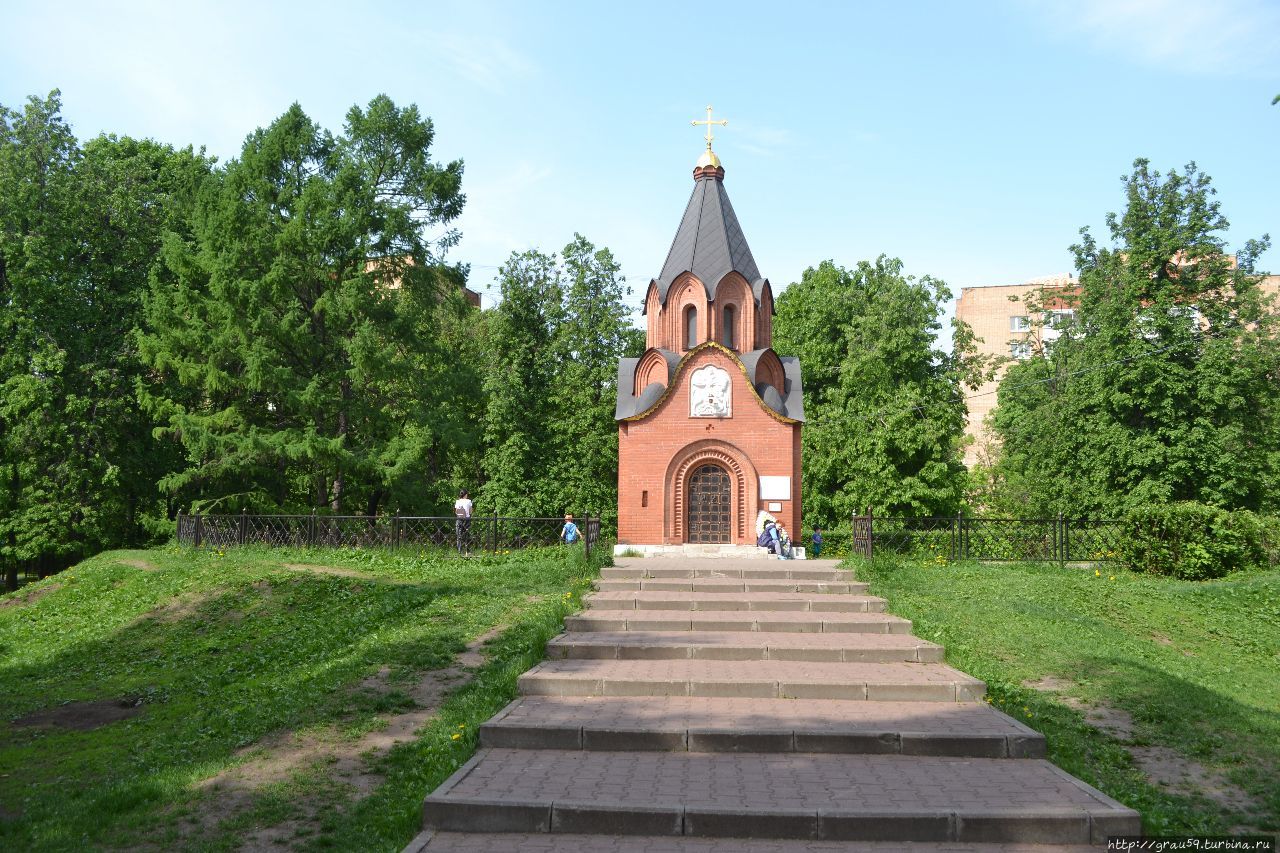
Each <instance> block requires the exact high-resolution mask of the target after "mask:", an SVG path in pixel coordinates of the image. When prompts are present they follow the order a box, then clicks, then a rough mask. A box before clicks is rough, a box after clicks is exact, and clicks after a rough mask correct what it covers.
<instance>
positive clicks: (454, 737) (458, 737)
mask: <svg viewBox="0 0 1280 853" xmlns="http://www.w3.org/2000/svg"><path fill="white" fill-rule="evenodd" d="M453 739H454V740H461V739H462V735H458V734H455V735H454V736H453Z"/></svg>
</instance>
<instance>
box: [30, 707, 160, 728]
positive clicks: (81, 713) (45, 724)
mask: <svg viewBox="0 0 1280 853" xmlns="http://www.w3.org/2000/svg"><path fill="white" fill-rule="evenodd" d="M141 713H142V705H141V703H139V702H137V701H136V700H133V699H103V700H99V701H96V702H68V703H67V704H66V705H58V706H57V707H54V708H46V709H45V710H43V711H36V712H34V713H32V714H27V715H26V716H25V717H19V718H18V719H16V720H14V721H13V724H14V725H15V726H21V727H41V728H55V729H71V730H73V731H77V732H90V731H93V730H94V729H97V728H101V727H102V726H105V725H107V724H109V723H115V722H119V721H120V720H127V719H129V718H130V717H136V716H137V715H138V714H141Z"/></svg>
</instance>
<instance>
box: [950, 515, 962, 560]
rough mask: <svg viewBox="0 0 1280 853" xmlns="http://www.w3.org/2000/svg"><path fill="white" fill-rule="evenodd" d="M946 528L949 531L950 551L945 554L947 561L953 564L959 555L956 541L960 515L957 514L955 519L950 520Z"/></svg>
mask: <svg viewBox="0 0 1280 853" xmlns="http://www.w3.org/2000/svg"><path fill="white" fill-rule="evenodd" d="M947 527H949V528H950V529H951V549H950V551H949V552H948V553H947V559H948V560H949V561H951V562H953V563H954V562H955V561H956V559H957V557H958V556H959V553H960V552H959V550H958V548H959V545H960V543H959V541H958V540H959V536H960V515H959V514H958V513H957V514H956V517H955V518H953V519H951V520H950V523H949V524H948V525H947Z"/></svg>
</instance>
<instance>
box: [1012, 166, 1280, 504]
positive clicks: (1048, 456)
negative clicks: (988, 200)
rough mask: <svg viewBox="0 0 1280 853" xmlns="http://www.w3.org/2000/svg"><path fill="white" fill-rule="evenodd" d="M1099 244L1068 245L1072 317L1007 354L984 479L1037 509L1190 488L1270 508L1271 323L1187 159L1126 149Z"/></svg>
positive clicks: (1155, 498) (1275, 458)
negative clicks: (989, 469)
mask: <svg viewBox="0 0 1280 853" xmlns="http://www.w3.org/2000/svg"><path fill="white" fill-rule="evenodd" d="M1124 189H1125V196H1126V207H1125V211H1124V213H1123V214H1122V215H1120V216H1117V215H1115V214H1110V215H1109V216H1108V217H1107V228H1108V230H1109V232H1110V237H1111V243H1112V244H1111V246H1109V247H1103V246H1100V245H1099V244H1098V242H1097V241H1096V240H1095V238H1094V237H1093V235H1092V234H1091V233H1090V232H1089V230H1088V229H1087V228H1086V229H1083V230H1082V231H1081V241H1080V242H1079V243H1078V244H1076V245H1075V246H1073V247H1072V251H1073V252H1074V254H1075V259H1076V268H1077V269H1078V270H1079V280H1080V291H1079V294H1078V296H1074V297H1073V296H1072V295H1071V294H1069V293H1064V294H1059V297H1060V298H1066V299H1070V300H1071V301H1073V302H1074V304H1075V305H1076V307H1077V313H1076V319H1075V320H1074V321H1073V322H1072V323H1071V324H1070V325H1069V326H1068V327H1067V328H1066V329H1064V330H1063V334H1062V335H1061V336H1060V337H1059V338H1058V339H1057V340H1055V341H1054V342H1053V343H1052V345H1051V346H1048V347H1046V348H1044V349H1043V350H1042V351H1041V352H1039V353H1038V355H1037V357H1036V358H1033V359H1031V360H1030V361H1028V362H1026V363H1023V364H1019V365H1016V366H1014V367H1013V368H1011V369H1010V370H1009V371H1008V373H1007V374H1006V375H1005V377H1004V379H1003V381H1002V383H1001V387H1000V397H999V405H998V407H997V409H996V411H995V413H994V425H995V428H996V431H997V433H998V434H999V436H1000V440H1001V444H1002V451H1001V455H1000V458H999V462H998V464H997V466H996V470H995V473H996V475H997V484H998V485H999V488H1000V489H1001V490H1002V491H1003V493H1004V495H1005V496H1006V498H1009V499H1012V500H1016V501H1019V502H1020V503H1022V504H1023V505H1024V506H1026V507H1027V509H1028V510H1029V511H1032V512H1036V513H1041V514H1043V513H1053V512H1063V513H1067V514H1072V515H1077V514H1078V515H1090V514H1095V515H1096V514H1104V515H1105V514H1115V513H1119V512H1123V511H1124V510H1126V509H1128V508H1132V507H1138V506H1143V505H1147V504H1162V503H1168V502H1172V501H1182V500H1191V501H1199V502H1202V503H1207V504H1211V505H1215V506H1220V507H1226V508H1246V509H1253V510H1259V509H1261V510H1274V509H1275V508H1276V507H1277V506H1278V505H1280V503H1278V501H1277V498H1276V495H1277V486H1280V407H1278V406H1277V402H1276V401H1277V399H1280V348H1278V347H1277V346H1276V335H1277V333H1278V332H1280V326H1278V325H1277V318H1276V315H1275V314H1274V312H1273V310H1270V309H1268V307H1267V305H1266V304H1265V300H1264V298H1263V296H1262V294H1261V292H1260V290H1259V288H1258V282H1259V279H1260V277H1259V276H1258V275H1256V274H1255V272H1254V262H1255V260H1256V259H1257V257H1258V255H1259V254H1260V253H1261V252H1262V251H1263V250H1264V249H1265V248H1266V246H1267V245H1268V243H1267V238H1266V237H1263V238H1262V239H1261V240H1256V241H1255V240H1250V241H1248V242H1246V243H1245V244H1244V246H1243V247H1242V248H1241V249H1240V250H1239V251H1238V252H1236V253H1235V254H1234V255H1232V254H1230V253H1229V251H1228V248H1227V245H1226V243H1225V241H1224V239H1223V234H1224V233H1225V231H1226V228H1227V220H1226V218H1225V217H1224V216H1223V215H1222V212H1221V210H1220V207H1219V203H1218V202H1217V200H1216V199H1215V198H1214V190H1213V188H1212V186H1211V185H1210V180H1209V177H1208V176H1207V175H1205V174H1204V173H1203V172H1201V171H1199V170H1198V169H1197V168H1196V166H1195V164H1194V163H1192V164H1190V165H1188V166H1187V168H1186V169H1185V170H1184V171H1182V172H1178V171H1177V170H1171V171H1170V172H1169V173H1168V174H1167V175H1161V174H1160V173H1159V172H1157V171H1153V170H1151V169H1150V167H1149V164H1148V162H1147V161H1146V160H1137V161H1135V163H1134V167H1133V172H1132V173H1131V174H1130V175H1129V176H1127V177H1126V178H1124Z"/></svg>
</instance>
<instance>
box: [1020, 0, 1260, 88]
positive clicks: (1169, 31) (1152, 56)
mask: <svg viewBox="0 0 1280 853" xmlns="http://www.w3.org/2000/svg"><path fill="white" fill-rule="evenodd" d="M1029 5H1030V7H1031V8H1033V9H1037V10H1039V11H1041V12H1042V13H1043V14H1044V16H1045V18H1046V19H1047V22H1048V23H1049V25H1050V26H1052V27H1053V28H1054V29H1055V30H1056V31H1058V32H1060V33H1063V34H1065V35H1067V36H1070V37H1073V38H1074V37H1081V38H1084V39H1086V40H1088V41H1089V42H1091V43H1092V44H1093V45H1094V46H1095V47H1096V48H1098V49H1100V50H1104V51H1107V52H1111V53H1118V54H1121V55H1123V56H1125V57H1128V58H1130V59H1133V60H1137V61H1139V62H1141V63H1144V64H1147V65H1152V66H1156V67H1160V68H1170V67H1172V68H1175V69H1181V70H1183V71H1187V72H1191V73H1211V74H1247V75H1252V74H1260V73H1271V74H1273V73H1276V71H1277V69H1278V68H1280V6H1277V5H1276V4H1274V3H1268V2H1264V0H1070V2H1068V0H1041V2H1034V0H1033V2H1031V3H1030V4H1029Z"/></svg>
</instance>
